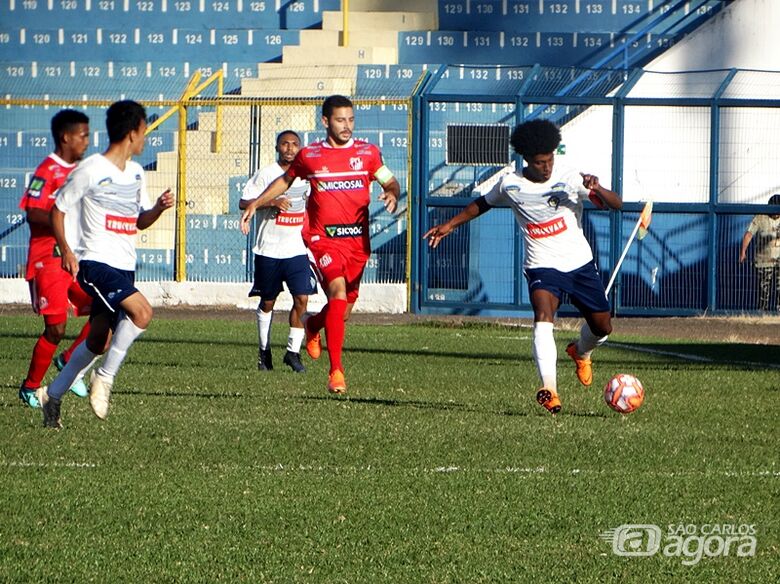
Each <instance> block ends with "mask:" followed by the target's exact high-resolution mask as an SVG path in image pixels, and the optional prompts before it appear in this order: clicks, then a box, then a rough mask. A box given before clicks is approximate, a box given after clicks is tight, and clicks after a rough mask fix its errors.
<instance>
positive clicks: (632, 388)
mask: <svg viewBox="0 0 780 584" xmlns="http://www.w3.org/2000/svg"><path fill="white" fill-rule="evenodd" d="M644 399H645V388H644V387H643V386H642V382H641V381H639V380H638V379H637V378H636V377H634V376H633V375H629V374H628V373H618V374H617V375H615V376H614V377H612V379H610V380H609V381H607V385H606V386H604V401H605V402H607V405H608V406H609V407H611V408H612V409H613V410H615V411H616V412H618V413H620V414H630V413H631V412H633V411H634V410H635V409H637V408H638V407H639V406H641V405H642V402H643V401H644Z"/></svg>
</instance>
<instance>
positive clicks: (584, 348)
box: [577, 322, 609, 359]
mask: <svg viewBox="0 0 780 584" xmlns="http://www.w3.org/2000/svg"><path fill="white" fill-rule="evenodd" d="M608 338H609V336H606V337H601V338H599V337H597V336H596V335H594V334H593V331H591V330H590V327H589V326H588V323H587V322H586V323H585V324H583V325H582V328H581V329H580V338H579V339H577V353H579V355H580V357H585V358H586V359H590V354H591V353H592V352H593V349H595V348H596V347H600V346H601V345H603V344H604V343H605V342H606V340H607V339H608Z"/></svg>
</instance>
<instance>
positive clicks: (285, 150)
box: [238, 130, 317, 373]
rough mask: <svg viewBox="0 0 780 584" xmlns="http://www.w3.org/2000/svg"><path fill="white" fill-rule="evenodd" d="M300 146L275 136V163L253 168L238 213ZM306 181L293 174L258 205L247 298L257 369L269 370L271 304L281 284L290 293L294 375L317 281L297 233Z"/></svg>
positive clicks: (294, 137)
mask: <svg viewBox="0 0 780 584" xmlns="http://www.w3.org/2000/svg"><path fill="white" fill-rule="evenodd" d="M300 149H301V139H300V137H299V136H298V134H296V133H295V132H293V131H292V130H285V131H284V132H281V133H279V135H278V136H277V137H276V152H277V154H278V158H277V161H276V162H274V163H273V164H269V165H268V166H266V167H265V168H261V169H260V170H258V171H257V172H256V173H255V174H254V176H253V177H252V178H251V179H249V182H248V183H247V184H246V186H245V187H244V193H243V196H242V197H241V200H240V201H239V203H238V207H239V208H240V209H241V210H242V211H243V210H244V209H246V208H247V206H248V205H249V204H250V203H251V202H252V201H254V200H255V199H257V198H258V197H259V196H260V195H261V194H262V193H263V191H264V190H265V189H266V187H267V186H268V185H270V184H271V183H272V182H273V181H274V180H275V179H277V178H279V177H280V176H282V175H283V174H284V173H285V172H287V169H288V168H290V164H291V163H292V161H293V160H295V155H296V154H298V151H299V150H300ZM309 190H310V186H309V181H306V180H302V179H300V178H296V179H295V180H294V181H293V182H292V184H291V185H290V187H289V188H288V189H287V191H285V193H284V194H283V195H282V196H280V197H277V198H276V199H274V200H272V201H271V202H270V203H269V204H268V206H266V207H261V208H260V209H259V212H258V214H257V218H258V221H257V236H256V238H255V246H254V247H253V248H252V251H253V252H254V253H255V280H254V285H253V286H252V289H251V290H250V291H249V296H259V297H260V302H259V303H258V305H257V311H256V315H257V335H258V342H259V347H258V353H257V368H258V369H259V370H261V371H270V370H272V369H273V368H274V366H273V359H272V357H271V346H270V344H271V320H272V319H273V314H274V313H273V309H274V303H275V302H276V297H277V296H278V295H279V293H280V292H281V291H282V283H286V284H287V289H288V290H289V291H290V294H291V295H292V297H293V307H292V309H291V310H290V316H289V323H290V334H289V336H288V337H287V352H286V353H285V355H284V364H285V365H287V366H288V367H290V368H291V369H292V370H293V371H295V372H296V373H305V372H306V368H305V367H304V366H303V363H301V344H302V343H303V339H304V336H305V331H304V328H303V321H302V320H301V319H302V317H303V315H304V314H305V313H306V306H307V304H308V301H309V295H310V294H314V293H315V292H317V284H316V280H315V277H314V272H312V269H311V266H310V265H309V257H308V255H307V252H306V246H305V245H304V243H303V237H301V230H302V229H303V221H304V217H305V211H306V199H307V198H308V196H309Z"/></svg>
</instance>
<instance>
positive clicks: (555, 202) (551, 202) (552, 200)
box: [547, 195, 561, 209]
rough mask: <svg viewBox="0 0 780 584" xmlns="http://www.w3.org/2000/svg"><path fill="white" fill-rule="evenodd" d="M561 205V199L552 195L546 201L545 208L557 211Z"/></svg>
mask: <svg viewBox="0 0 780 584" xmlns="http://www.w3.org/2000/svg"><path fill="white" fill-rule="evenodd" d="M560 204H561V199H560V198H559V197H558V196H557V195H552V196H550V197H549V198H548V199H547V206H548V207H552V208H553V209H557V208H558V207H559V206H560Z"/></svg>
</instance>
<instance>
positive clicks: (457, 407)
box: [298, 395, 528, 417]
mask: <svg viewBox="0 0 780 584" xmlns="http://www.w3.org/2000/svg"><path fill="white" fill-rule="evenodd" d="M298 399H300V400H302V401H319V402H325V401H333V402H338V401H347V402H349V403H352V404H364V405H368V406H381V407H391V408H414V409H418V410H439V411H442V412H449V411H458V412H468V413H475V414H498V415H500V416H521V417H527V416H528V412H522V411H518V410H486V409H484V408H477V407H474V406H472V405H469V404H464V403H460V402H435V401H423V400H414V399H410V400H404V399H388V398H381V397H352V396H349V395H346V396H342V397H335V396H330V395H302V396H300V397H299V398H298Z"/></svg>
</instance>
